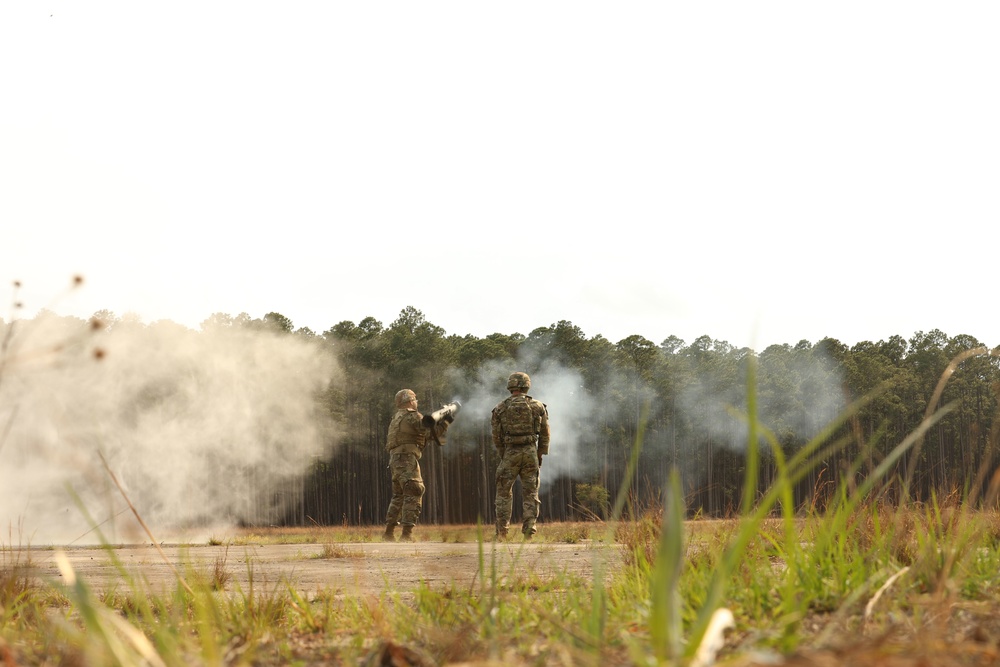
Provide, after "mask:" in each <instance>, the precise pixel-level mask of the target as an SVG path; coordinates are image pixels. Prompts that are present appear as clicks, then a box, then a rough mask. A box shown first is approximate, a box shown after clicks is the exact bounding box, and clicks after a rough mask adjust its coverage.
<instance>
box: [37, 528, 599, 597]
mask: <svg viewBox="0 0 1000 667" xmlns="http://www.w3.org/2000/svg"><path fill="white" fill-rule="evenodd" d="M57 551H60V549H58V548H50V547H46V548H32V549H25V550H24V551H22V552H21V553H20V554H19V556H18V558H19V559H20V562H21V563H22V564H28V565H29V566H30V570H29V571H30V573H31V575H32V576H34V577H36V578H38V579H39V580H41V581H44V582H46V583H55V584H59V583H62V582H64V578H63V575H62V573H61V572H60V570H59V567H58V564H57V560H58V559H57V557H56V553H57ZM61 551H62V553H65V554H66V556H67V558H68V561H69V563H70V565H71V566H72V568H73V571H74V572H75V573H76V575H77V576H78V577H80V578H82V580H83V581H84V582H86V583H87V584H88V586H90V588H92V589H93V590H96V591H105V590H108V589H110V588H113V587H116V586H117V587H123V589H124V590H128V587H129V586H131V585H132V584H134V583H135V582H140V583H142V584H143V585H144V586H145V587H146V588H147V589H148V590H150V591H154V592H160V591H165V590H170V589H172V588H175V587H176V585H177V576H178V575H177V573H180V575H181V576H183V577H185V579H190V580H191V581H197V580H198V577H201V581H212V580H213V577H214V576H215V570H216V568H217V567H219V568H222V569H223V570H224V571H225V572H226V573H227V574H228V577H227V583H226V586H225V588H226V590H239V589H240V588H241V589H242V590H244V591H247V590H248V589H249V586H250V579H251V576H252V578H253V585H254V586H255V587H260V586H271V587H273V586H276V585H281V586H282V587H284V586H285V585H291V586H294V587H295V588H296V589H297V590H299V591H300V592H302V593H303V594H304V595H306V596H311V595H313V594H315V593H317V592H319V591H324V592H326V593H327V594H328V593H329V592H336V593H340V594H345V595H349V594H356V595H358V594H375V595H377V594H379V593H381V592H382V591H384V590H386V589H389V590H393V591H399V592H406V591H412V590H413V589H415V588H416V587H417V586H419V585H420V583H421V582H424V583H426V584H427V585H429V586H433V587H438V586H449V585H455V586H458V587H468V586H472V585H473V584H474V583H475V582H476V579H477V577H478V572H479V559H480V555H479V545H478V544H477V543H474V542H464V543H444V542H413V543H399V542H396V543H382V542H372V543H340V544H334V545H322V544H281V545H261V544H250V545H240V546H208V545H206V546H178V545H161V546H160V548H159V549H157V548H156V547H155V546H154V545H151V544H150V545H134V546H119V547H116V548H114V549H111V550H110V551H109V550H106V549H102V548H95V547H65V548H62V549H61ZM483 558H484V559H485V563H486V571H487V572H489V571H491V570H492V568H491V567H490V564H491V562H493V561H492V559H493V558H495V559H496V560H495V562H496V564H497V566H498V570H497V571H498V572H505V571H508V568H509V567H510V566H511V565H512V564H513V563H515V562H516V563H517V564H518V569H520V567H521V565H523V567H524V568H525V569H526V570H528V571H531V572H534V573H536V574H538V575H543V576H544V575H547V574H560V573H575V574H580V575H582V576H585V577H589V576H591V573H592V572H593V567H594V564H595V562H602V563H603V564H604V565H605V566H607V565H608V564H610V563H612V562H617V560H618V557H617V553H616V552H614V551H611V552H609V551H608V549H607V548H604V547H600V546H597V545H593V544H590V543H586V542H581V543H579V544H551V543H540V542H539V543H533V542H532V543H524V542H522V541H521V540H520V539H515V540H512V541H511V542H508V543H501V544H498V545H496V548H495V549H494V545H493V544H491V543H487V544H485V545H484V555H483ZM598 559H604V560H602V561H598Z"/></svg>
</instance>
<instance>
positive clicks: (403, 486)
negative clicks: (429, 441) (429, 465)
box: [385, 452, 424, 526]
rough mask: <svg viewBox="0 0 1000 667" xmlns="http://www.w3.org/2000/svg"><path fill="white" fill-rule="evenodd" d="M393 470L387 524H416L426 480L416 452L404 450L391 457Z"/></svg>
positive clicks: (386, 517) (422, 502) (386, 516)
mask: <svg viewBox="0 0 1000 667" xmlns="http://www.w3.org/2000/svg"><path fill="white" fill-rule="evenodd" d="M389 469H390V470H391V471H392V500H391V501H389V511H388V512H386V514H385V525H387V526H395V525H397V524H399V523H402V524H403V525H404V526H415V525H416V524H417V520H418V519H420V510H421V508H422V507H423V505H424V480H423V478H422V477H421V476H420V463H419V462H418V461H417V455H416V454H410V453H407V452H402V453H399V454H393V455H392V456H391V457H389Z"/></svg>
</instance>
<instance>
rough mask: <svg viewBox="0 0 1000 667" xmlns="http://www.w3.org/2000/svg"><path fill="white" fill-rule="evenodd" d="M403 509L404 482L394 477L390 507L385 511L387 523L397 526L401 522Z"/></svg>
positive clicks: (387, 524)
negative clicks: (400, 517)
mask: <svg viewBox="0 0 1000 667" xmlns="http://www.w3.org/2000/svg"><path fill="white" fill-rule="evenodd" d="M402 511H403V484H402V483H401V482H400V481H399V480H398V479H396V478H395V477H393V480H392V499H391V500H390V501H389V509H388V510H387V511H386V513H385V525H386V526H396V525H398V524H399V515H400V513H401V512H402Z"/></svg>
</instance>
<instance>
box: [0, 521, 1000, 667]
mask: <svg viewBox="0 0 1000 667" xmlns="http://www.w3.org/2000/svg"><path fill="white" fill-rule="evenodd" d="M662 517H663V514H662V513H661V512H649V513H647V514H646V515H644V516H642V517H639V518H637V519H634V520H629V521H620V522H617V523H615V524H601V523H589V524H547V525H546V526H545V530H544V531H542V532H540V533H539V537H540V538H541V542H540V544H541V546H539V547H537V548H542V549H544V545H545V543H546V541H549V542H565V541H572V540H576V541H588V540H590V541H602V540H610V541H612V542H613V543H614V545H615V548H614V549H612V550H611V551H610V552H608V551H605V552H604V553H610V554H612V555H608V556H602V557H603V558H605V559H606V560H607V563H606V565H607V567H606V568H605V570H604V572H605V574H604V575H603V576H598V575H595V576H594V577H592V578H581V577H579V576H576V575H573V574H570V573H558V574H556V575H553V576H549V577H541V576H538V575H537V574H535V573H533V572H531V571H530V569H528V568H527V567H525V566H524V565H523V562H518V561H515V564H514V565H513V566H510V567H509V570H507V571H499V567H498V565H497V561H496V559H494V558H493V557H492V554H493V551H492V550H493V548H494V545H492V544H491V543H489V542H478V538H479V536H480V535H481V532H480V531H478V529H477V528H476V527H475V526H455V527H433V528H430V527H429V528H428V530H425V531H424V535H425V537H426V538H427V539H431V538H432V536H433V534H434V533H435V532H436V533H437V535H436V536H435V539H438V540H440V541H445V542H462V541H472V542H475V543H477V544H480V545H481V546H480V547H479V549H480V568H479V569H480V572H479V576H478V577H477V579H476V582H475V584H474V585H473V586H471V587H467V588H461V589H460V588H456V587H454V586H452V587H447V588H439V589H432V588H430V587H427V586H423V585H421V586H418V587H417V589H416V590H413V591H392V592H390V593H384V594H381V595H379V596H371V597H356V598H345V597H343V596H340V595H337V594H335V592H334V591H319V592H318V593H317V594H316V595H315V596H312V597H311V599H308V600H307V599H305V598H304V597H303V596H302V595H301V594H300V593H298V592H296V590H295V588H294V587H293V586H290V585H287V583H270V584H258V583H255V582H253V580H252V578H251V583H250V585H249V586H248V587H247V588H246V589H240V588H237V589H236V590H232V591H229V592H227V593H220V586H219V582H218V581H216V580H214V579H213V576H212V573H211V572H207V573H198V572H195V571H187V572H184V573H183V579H184V580H183V582H182V581H179V582H178V586H177V587H176V589H175V590H174V591H173V592H172V593H170V594H165V595H164V594H161V595H158V596H155V595H152V594H151V593H149V591H148V590H147V589H146V587H145V586H144V585H143V584H142V582H139V581H136V580H134V579H129V578H128V576H127V575H126V574H125V571H124V569H123V570H122V572H123V580H124V582H125V583H124V584H123V585H122V587H121V588H120V589H117V590H114V591H109V592H103V593H101V594H95V593H94V592H92V591H90V590H89V589H88V587H87V583H86V581H81V580H76V581H74V580H73V578H72V576H69V577H64V580H65V581H67V582H69V583H68V585H55V584H52V585H48V584H39V583H37V582H34V581H32V580H31V579H30V578H28V577H27V576H26V575H25V566H26V565H27V563H26V562H24V560H23V557H24V556H23V554H24V553H25V552H23V551H21V550H18V549H16V548H11V547H8V548H6V549H5V550H4V551H3V552H2V558H3V560H2V565H0V626H2V628H3V629H2V632H0V659H2V660H4V661H6V662H5V664H13V665H41V664H81V665H106V664H123V665H140V664H156V665H217V664H226V665H278V664H282V665H284V664H290V665H309V664H344V665H353V664H364V663H365V661H366V660H370V661H373V662H371V663H370V664H449V663H472V664H486V663H488V662H490V661H495V662H503V663H506V664H524V665H543V664H578V665H616V664H620V665H626V664H683V662H684V661H685V660H690V659H694V658H696V656H695V655H694V652H693V651H690V652H689V653H690V654H689V655H684V651H683V647H679V648H677V651H678V655H676V656H673V657H670V656H667V657H664V649H663V647H662V646H660V645H658V642H659V641H660V639H659V638H658V634H657V633H658V630H657V628H655V627H653V626H654V625H655V624H656V623H659V620H658V619H660V617H661V615H662V614H663V612H664V610H663V609H658V606H659V605H660V604H661V603H658V602H657V600H658V595H657V591H656V590H655V587H654V582H656V581H658V579H657V564H658V562H659V563H660V564H662V561H663V559H664V558H665V556H663V554H664V553H665V552H664V550H663V549H664V547H663V540H664V536H665V534H667V533H668V532H669V530H668V531H664V530H663V528H664V522H663V519H662ZM745 522H746V520H745V519H741V518H734V519H731V520H725V521H689V522H685V523H684V526H683V530H682V531H680V532H681V533H682V535H683V542H682V544H683V552H682V565H681V567H680V569H679V573H678V574H679V579H678V585H677V586H676V593H677V602H678V605H677V609H678V610H679V612H680V627H682V628H691V627H692V626H694V625H695V624H696V620H697V617H698V614H699V611H700V610H701V609H702V607H703V605H704V603H705V600H706V599H707V597H708V596H709V595H710V594H711V589H712V586H713V581H715V578H716V577H717V574H718V572H719V571H720V569H723V564H722V561H723V559H724V556H725V554H726V551H727V549H728V548H730V546H731V545H732V544H733V543H734V541H736V540H737V539H738V538H739V535H740V532H741V529H742V527H743V526H744V525H745ZM758 528H759V529H758V530H756V531H755V534H754V535H753V537H752V539H750V540H748V541H747V542H746V544H745V548H744V549H743V550H742V556H741V558H740V561H739V566H738V567H737V568H735V569H734V570H733V571H732V572H731V574H730V575H729V581H728V582H727V586H726V590H727V593H726V595H725V596H724V606H725V607H726V608H728V609H729V610H730V611H731V612H732V614H733V618H734V619H735V627H734V628H732V629H731V630H730V631H729V632H728V633H727V635H726V641H725V645H724V647H723V648H722V650H721V652H720V654H719V655H718V658H717V659H718V661H719V662H721V663H728V664H747V665H749V664H751V663H752V661H753V660H761V659H763V657H768V659H769V660H772V661H775V660H777V659H778V658H779V657H780V658H782V659H784V660H786V661H788V662H789V664H813V663H808V662H797V663H792V662H791V661H793V660H805V659H807V656H810V655H817V654H818V653H819V652H826V653H828V654H831V655H838V656H840V659H847V658H846V657H845V656H848V655H850V656H851V658H850V660H849V661H850V662H851V663H852V664H884V663H880V662H878V661H877V659H879V656H881V658H885V656H886V655H897V657H898V655H899V654H900V651H901V650H903V651H904V654H905V653H906V652H910V653H912V652H915V651H916V652H920V653H922V654H923V655H924V656H925V657H926V656H927V655H931V654H933V655H936V656H937V661H936V662H932V663H929V664H939V665H951V664H954V665H959V664H962V665H966V664H968V665H972V664H992V663H991V662H990V661H991V660H997V659H998V658H997V655H998V654H997V647H998V643H997V642H998V639H1000V621H998V620H997V619H1000V586H998V584H1000V519H998V517H997V515H996V514H995V513H986V512H963V511H962V509H961V508H960V507H950V508H940V507H934V506H931V507H924V506H913V507H908V508H904V509H902V510H900V509H897V508H892V507H889V506H884V505H863V506H860V507H855V508H854V509H853V511H852V512H850V513H849V514H843V513H833V514H829V515H825V516H807V517H800V518H797V519H796V520H795V522H794V534H789V533H788V524H787V523H786V522H785V521H784V520H782V519H780V518H772V517H768V518H765V519H764V520H762V521H761V522H760V523H759V527H758ZM668 529H669V526H668ZM834 529H836V530H834ZM375 530H376V529H372V530H369V531H359V530H358V529H350V528H329V529H315V530H314V531H313V532H311V533H308V535H309V537H308V538H307V537H306V535H307V533H304V532H303V531H300V530H280V529H270V530H268V531H265V532H263V533H260V532H254V533H252V534H251V533H247V534H246V535H242V536H237V537H236V538H233V541H234V542H238V541H240V540H243V539H244V538H246V539H250V538H251V537H252V541H257V542H261V541H262V540H267V541H269V543H315V544H322V545H330V546H329V547H328V548H325V549H324V552H325V553H328V554H329V555H328V557H338V554H339V553H340V551H339V549H340V547H338V546H337V545H343V544H350V543H351V542H357V541H359V540H362V539H369V538H370V535H367V534H368V533H373V532H374V531H375ZM514 548H518V547H517V546H516V545H515V547H514ZM533 548H535V547H533ZM111 552H112V553H113V550H111ZM595 553H597V552H595ZM525 560H526V559H525ZM182 584H183V585H182ZM595 601H597V602H598V603H597V604H595ZM681 643H683V642H681ZM851 652H853V653H851ZM866 656H867V657H866ZM674 658H676V660H675V659H674ZM391 659H396V660H397V662H396V663H392V662H385V663H382V662H380V661H382V660H391ZM866 659H871V662H865V660H866ZM694 663H695V664H697V660H696V659H695V660H694ZM815 664H820V663H818V662H817V663H815Z"/></svg>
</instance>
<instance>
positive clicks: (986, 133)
mask: <svg viewBox="0 0 1000 667" xmlns="http://www.w3.org/2000/svg"><path fill="white" fill-rule="evenodd" d="M998 19H1000V4H998V3H996V2H963V3H947V4H946V3H925V2H871V1H866V2H836V3H812V2H689V3H671V2H625V3H612V2H604V3H594V2H579V1H574V2H532V3H526V2H508V3H482V2H469V1H468V0H465V1H462V2H457V1H456V2H280V3H279V2H245V1H241V2H213V1H211V0H199V1H198V2H187V1H183V0H182V1H177V0H175V1H172V2H169V3H167V2H162V3H155V2H131V1H130V2H101V1H88V2H70V1H53V0H45V1H42V0H31V1H30V2H28V1H22V0H6V1H5V2H3V3H2V4H0V94H2V102H0V223H2V235H0V281H2V284H0V289H2V290H3V291H0V299H3V301H4V302H9V300H10V299H13V298H15V295H14V293H13V291H12V290H11V287H10V286H11V285H12V283H13V281H15V280H19V281H21V282H22V283H23V287H22V289H21V291H20V292H19V293H18V294H17V295H16V298H18V299H20V300H21V301H22V302H23V304H24V308H23V310H22V311H21V316H23V317H31V316H33V315H34V313H35V312H37V310H38V309H39V308H50V309H52V310H55V311H56V312H57V313H60V314H66V315H77V316H81V317H86V316H89V315H90V314H92V313H93V312H95V311H97V310H99V309H108V310H112V311H114V312H115V313H117V314H118V315H124V314H126V313H134V314H136V315H137V316H139V317H140V318H142V319H143V320H144V321H146V322H152V321H156V320H160V319H169V320H173V321H175V322H178V323H180V324H184V325H186V326H189V327H191V328H194V329H197V328H198V326H199V324H200V323H201V322H202V321H203V320H205V319H206V318H207V317H208V316H209V315H211V314H213V313H228V314H230V315H237V314H239V313H241V312H246V313H248V314H249V315H251V316H252V317H255V318H256V317H262V316H263V315H264V314H266V313H267V312H270V311H277V312H280V313H282V314H283V315H285V316H286V317H288V318H289V319H291V320H292V322H293V323H294V325H295V326H296V327H309V328H310V329H312V330H314V331H315V332H317V333H321V332H323V331H325V330H326V329H328V328H330V327H331V326H333V325H334V324H336V323H338V322H341V321H343V320H350V321H353V322H355V323H357V322H359V321H360V320H362V319H363V318H365V317H368V316H373V317H375V318H376V319H378V320H380V321H382V323H383V324H385V325H389V324H390V323H391V322H392V321H393V320H394V319H396V317H397V316H398V315H399V313H400V311H401V310H402V309H403V308H405V307H407V306H413V307H415V308H417V309H418V310H420V311H422V312H423V313H424V315H425V316H426V318H427V319H428V320H429V321H430V322H432V323H434V324H436V325H438V326H441V327H442V328H444V329H445V331H446V332H447V333H448V334H459V335H465V334H473V335H476V336H486V335H488V334H490V333H494V332H501V333H513V332H519V333H524V334H528V333H530V332H531V331H532V330H533V329H535V328H537V327H543V326H548V325H551V324H554V323H556V322H558V321H560V320H568V321H570V322H572V323H573V324H575V325H577V326H578V327H580V328H581V329H582V331H583V332H584V334H585V335H586V336H587V337H592V336H596V335H602V336H604V337H605V338H607V339H609V340H611V341H612V342H617V341H618V340H620V339H622V338H624V337H626V336H629V335H632V334H638V335H641V336H644V337H646V338H648V339H650V340H652V341H653V342H655V343H659V342H661V341H662V340H663V339H664V338H666V337H668V336H670V335H676V336H678V337H680V338H682V339H684V340H685V341H687V342H691V341H692V340H694V339H695V338H697V337H698V336H701V335H708V336H710V337H712V338H715V339H719V340H725V341H728V342H730V343H731V344H733V345H737V346H750V347H753V348H755V349H758V350H760V349H763V348H764V347H766V346H767V345H770V344H773V343H789V344H795V343H797V342H798V341H800V340H803V339H804V340H808V341H811V342H816V341H818V340H820V339H821V338H823V337H826V336H831V337H834V338H837V339H839V340H841V341H842V342H844V343H846V344H848V345H852V344H854V343H856V342H858V341H861V340H873V341H877V340H881V339H885V338H888V337H889V336H893V335H902V336H904V337H909V336H910V335H912V334H913V333H914V332H915V331H928V330H931V329H941V330H942V331H944V332H945V333H946V334H948V335H951V336H953V335H958V334H968V335H972V336H975V337H977V338H979V340H980V341H982V342H983V343H986V344H989V345H998V344H1000V330H998V324H997V322H998V319H997V316H996V307H997V306H996V303H995V293H996V284H997V282H996V281H997V268H996V267H997V262H996V258H995V254H996V251H997V244H996V240H997V237H998V231H997V230H998V221H1000V220H998V213H1000V195H998V193H1000V190H998V184H1000V121H998V119H1000V85H998V69H1000V40H998V39H997V35H998V34H1000V20H998ZM75 274H79V275H82V276H83V277H84V278H85V283H84V285H83V286H82V288H81V289H78V290H75V291H73V292H72V293H71V294H66V293H65V286H66V285H68V284H69V283H70V280H71V277H72V276H73V275H75ZM0 303H2V302H0ZM0 317H3V318H4V319H5V320H9V319H10V312H9V310H8V309H7V308H4V310H3V311H0Z"/></svg>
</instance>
